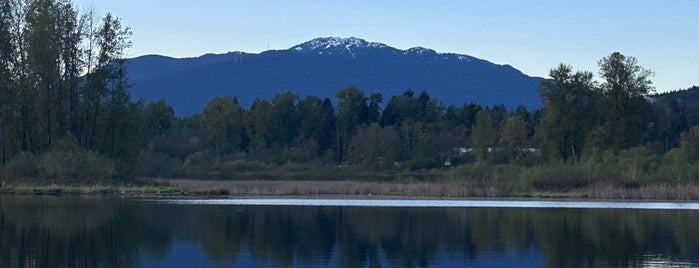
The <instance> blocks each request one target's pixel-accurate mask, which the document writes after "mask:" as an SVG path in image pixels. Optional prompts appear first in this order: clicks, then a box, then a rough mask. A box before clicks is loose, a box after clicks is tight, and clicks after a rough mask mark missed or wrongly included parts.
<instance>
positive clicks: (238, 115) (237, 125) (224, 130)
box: [201, 96, 243, 154]
mask: <svg viewBox="0 0 699 268" xmlns="http://www.w3.org/2000/svg"><path fill="white" fill-rule="evenodd" d="M242 115H243V113H242V108H241V107H240V105H239V104H238V101H237V100H236V99H233V98H231V97H230V96H225V97H216V98H214V99H213V100H211V101H210V102H209V103H208V104H207V105H206V107H204V111H203V112H202V118H201V122H202V126H203V127H204V129H205V130H206V133H207V134H208V135H209V137H210V139H211V141H212V147H213V148H214V150H215V151H216V152H217V153H219V154H231V153H235V152H238V151H239V150H240V149H241V148H240V146H241V144H242V134H243V132H242V131H243V126H242V121H243V117H242Z"/></svg>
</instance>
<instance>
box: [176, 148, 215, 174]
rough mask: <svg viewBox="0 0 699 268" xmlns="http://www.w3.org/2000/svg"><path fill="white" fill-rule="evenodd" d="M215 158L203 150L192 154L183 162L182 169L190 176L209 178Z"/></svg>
mask: <svg viewBox="0 0 699 268" xmlns="http://www.w3.org/2000/svg"><path fill="white" fill-rule="evenodd" d="M213 160H214V159H212V157H210V156H208V155H206V154H204V153H202V152H196V153H193V154H190V155H188V156H187V159H186V160H185V161H184V163H183V164H182V171H183V172H184V174H185V175H186V176H187V177H190V178H208V177H209V176H210V175H211V174H210V173H211V172H210V170H212V168H213V162H214V161H213Z"/></svg>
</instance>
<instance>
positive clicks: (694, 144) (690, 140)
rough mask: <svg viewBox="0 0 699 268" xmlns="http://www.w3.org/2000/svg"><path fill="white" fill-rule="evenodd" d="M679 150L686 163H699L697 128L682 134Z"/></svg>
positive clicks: (698, 129) (698, 133)
mask: <svg viewBox="0 0 699 268" xmlns="http://www.w3.org/2000/svg"><path fill="white" fill-rule="evenodd" d="M680 149H681V152H682V155H683V156H684V158H685V160H686V161H687V162H689V163H697V162H699V126H695V127H692V128H690V129H689V131H687V132H684V133H682V136H681V146H680Z"/></svg>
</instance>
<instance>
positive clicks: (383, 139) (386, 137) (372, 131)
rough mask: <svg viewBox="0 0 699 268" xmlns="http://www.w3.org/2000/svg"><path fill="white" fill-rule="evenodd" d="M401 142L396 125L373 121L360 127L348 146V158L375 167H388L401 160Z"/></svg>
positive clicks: (352, 161)
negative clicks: (380, 123)
mask: <svg viewBox="0 0 699 268" xmlns="http://www.w3.org/2000/svg"><path fill="white" fill-rule="evenodd" d="M399 148H400V144H399V140H398V135H397V133H396V130H395V128H394V127H383V128H382V127H381V126H380V125H379V124H377V123H373V124H371V125H369V126H368V127H365V128H360V130H359V131H358V132H357V135H355V136H354V137H353V138H352V141H351V142H350V145H349V148H348V155H349V156H348V160H349V161H350V162H351V163H355V164H361V165H365V166H368V167H373V168H387V167H391V166H393V163H394V162H396V161H398V160H400V150H399Z"/></svg>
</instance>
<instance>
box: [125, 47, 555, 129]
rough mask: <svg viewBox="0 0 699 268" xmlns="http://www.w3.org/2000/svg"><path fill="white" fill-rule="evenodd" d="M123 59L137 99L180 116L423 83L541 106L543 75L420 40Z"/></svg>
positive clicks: (455, 97) (438, 94)
mask: <svg viewBox="0 0 699 268" xmlns="http://www.w3.org/2000/svg"><path fill="white" fill-rule="evenodd" d="M127 66H128V67H127V68H128V73H129V81H130V83H131V84H132V89H131V93H132V96H133V97H134V98H135V99H143V100H144V101H147V102H151V101H156V100H158V99H161V98H163V99H165V100H166V101H167V102H168V103H169V104H170V105H172V106H173V108H174V109H175V111H176V113H177V115H179V116H188V115H191V114H194V113H197V112H200V111H201V110H202V109H203V107H204V106H205V105H206V103H208V101H210V100H211V99H213V98H214V97H216V96H223V95H231V96H234V97H236V98H237V99H238V101H239V102H240V103H241V105H243V106H247V107H249V106H250V105H252V103H253V102H254V101H255V100H257V99H270V98H271V97H272V96H273V95H274V94H277V93H281V92H283V91H286V90H290V91H292V92H294V93H296V94H298V95H299V96H300V97H305V96H307V95H316V96H319V97H330V98H333V99H334V96H335V93H336V92H337V91H339V90H340V89H342V88H345V87H348V86H357V87H359V88H360V89H363V90H364V91H365V92H367V93H373V92H379V93H382V94H383V95H384V98H385V99H386V101H387V100H388V98H390V97H391V96H393V95H398V94H400V93H402V92H403V91H405V90H406V89H408V88H412V89H414V90H417V91H422V90H426V91H427V92H428V93H429V94H430V95H431V96H432V97H433V98H436V99H437V100H439V101H442V102H444V103H445V104H447V105H449V104H454V105H463V104H465V103H468V102H477V103H480V104H482V105H495V104H505V105H506V106H508V107H510V108H514V107H516V106H518V105H524V106H526V107H527V108H532V109H533V108H538V107H540V105H541V101H540V99H539V95H538V86H539V81H540V79H541V78H538V77H530V76H527V75H525V74H523V73H522V72H521V71H519V70H517V69H516V68H514V67H513V66H510V65H507V64H504V65H499V64H495V63H492V62H489V61H487V60H483V59H479V58H476V57H473V56H469V55H464V54H456V53H439V52H436V51H435V50H432V49H429V48H424V47H413V48H409V49H405V50H401V49H397V48H394V47H391V46H388V45H386V44H383V43H378V42H368V41H366V40H364V39H361V38H356V37H349V38H339V37H321V38H315V39H312V40H309V41H306V42H303V43H301V44H298V45H295V46H292V47H290V48H288V49H282V50H267V51H263V52H260V53H245V52H239V51H234V52H228V53H223V54H211V53H209V54H204V55H201V56H199V57H191V58H174V57H168V56H161V55H144V56H140V57H136V58H133V59H130V60H129V63H128V65H127Z"/></svg>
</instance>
